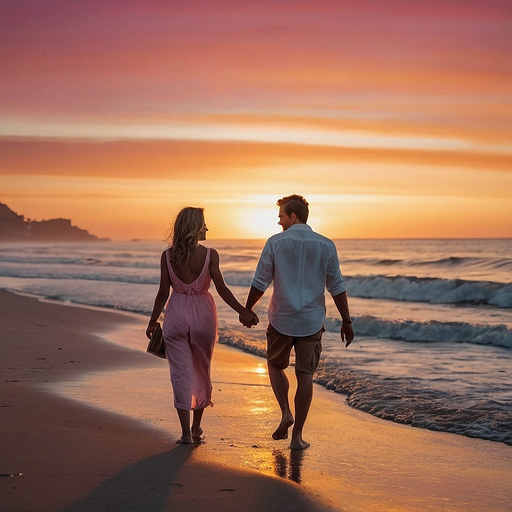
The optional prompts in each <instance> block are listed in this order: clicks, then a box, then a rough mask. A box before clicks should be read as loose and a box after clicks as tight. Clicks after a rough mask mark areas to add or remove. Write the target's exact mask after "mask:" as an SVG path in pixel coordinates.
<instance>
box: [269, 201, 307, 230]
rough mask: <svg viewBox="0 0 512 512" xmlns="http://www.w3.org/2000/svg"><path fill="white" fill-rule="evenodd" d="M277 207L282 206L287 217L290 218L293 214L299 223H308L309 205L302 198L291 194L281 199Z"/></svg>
mask: <svg viewBox="0 0 512 512" xmlns="http://www.w3.org/2000/svg"><path fill="white" fill-rule="evenodd" d="M277 206H284V211H285V212H286V215H288V217H290V216H291V214H292V213H295V215H297V219H299V222H302V223H304V224H305V223H306V222H307V221H308V216H309V203H308V202H307V201H306V200H305V199H304V198H303V197H302V196H298V195H297V194H293V195H291V196H286V197H283V198H282V199H279V200H278V201H277Z"/></svg>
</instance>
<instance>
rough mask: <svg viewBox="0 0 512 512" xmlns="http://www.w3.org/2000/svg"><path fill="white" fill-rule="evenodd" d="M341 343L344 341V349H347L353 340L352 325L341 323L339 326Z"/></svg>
mask: <svg viewBox="0 0 512 512" xmlns="http://www.w3.org/2000/svg"><path fill="white" fill-rule="evenodd" d="M340 334H341V341H346V344H345V347H348V346H349V345H350V344H351V343H352V341H353V339H354V329H353V328H352V323H350V324H346V323H345V322H343V323H342V324H341V332H340Z"/></svg>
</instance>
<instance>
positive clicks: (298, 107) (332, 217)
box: [0, 0, 512, 239]
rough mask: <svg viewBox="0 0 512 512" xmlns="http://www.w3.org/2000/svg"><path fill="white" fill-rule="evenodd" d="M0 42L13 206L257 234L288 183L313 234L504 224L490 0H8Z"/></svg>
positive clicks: (118, 226) (3, 187)
mask: <svg viewBox="0 0 512 512" xmlns="http://www.w3.org/2000/svg"><path fill="white" fill-rule="evenodd" d="M76 4H79V5H76ZM0 44H1V47H2V51H1V52H0V69H2V80H0V112H1V114H0V201H2V202H4V203H7V204H8V205H9V206H10V207H11V208H12V209H14V210H15V211H17V212H18V213H21V214H24V215H25V216H26V217H28V218H32V219H37V220H41V219H47V218H52V217H66V218H71V219H72V220H73V223H74V224H77V225H79V226H80V227H83V228H86V229H88V230H89V231H90V232H92V233H94V234H97V235H98V236H104V237H110V238H114V239H131V238H155V239H161V238H163V237H164V236H165V233H166V231H167V228H168V226H169V223H170V222H171V221H172V219H173V217H174V215H175V214H176V213H177V211H178V210H179V209H180V208H181V207H183V206H186V205H194V206H204V207H205V208H206V217H207V223H208V226H209V228H210V236H211V237H212V238H226V237H235V238H236V237H248V238H255V237H266V236H268V235H270V234H272V233H274V232H276V231H278V230H279V227H278V226H277V224H276V222H277V208H276V207H275V201H276V199H278V198H279V197H281V196H283V195H287V194H290V193H299V194H303V195H305V196H306V198H307V199H308V200H309V202H310V204H311V216H310V224H311V225H312V226H313V227H314V228H315V229H317V230H319V231H321V232H323V233H324V234H326V235H328V236H331V237H336V238H338V237H339V238H344V237H364V238H368V237H379V238H381V237H512V221H511V220H510V219H512V138H511V132H512V122H511V119H512V59H510V53H511V51H512V4H511V3H510V1H509V0H505V1H498V0H491V1H487V2H485V5H483V2H480V1H476V0H475V1H472V0H442V1H441V0H434V1H431V2H419V1H415V0H394V1H391V0H382V1H378V0H372V1H370V0H361V1H357V2H356V1H344V0H331V1H325V0H317V1H300V0H299V1H294V2H286V1H283V2H275V1H272V2H270V1H258V2H241V1H234V0H233V1H220V2H211V1H205V0H202V1H192V0H188V1H186V2H185V1H175V0H173V1H172V2H169V1H167V0H165V1H164V0H161V1H151V0H148V1H144V2H143V1H134V0H124V1H121V0H116V1H104V0H102V1H100V0H93V1H88V2H87V3H78V2H69V1H65V0H60V1H52V0H47V1H45V2H39V1H36V0H31V1H28V0H17V1H16V2H14V1H6V2H1V3H0Z"/></svg>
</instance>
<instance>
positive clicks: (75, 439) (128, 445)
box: [0, 290, 512, 512]
mask: <svg viewBox="0 0 512 512" xmlns="http://www.w3.org/2000/svg"><path fill="white" fill-rule="evenodd" d="M145 324H146V319H145V318H143V317H140V316H136V315H127V314H121V313H116V312H111V311H103V310H93V309H86V308H78V307H69V306H64V305H56V304H50V303H45V302H40V301H37V300H36V299H33V298H29V297H21V296H17V295H12V294H10V293H7V292H5V291H1V290H0V326H1V332H2V340H1V343H0V360H1V363H0V384H1V386H2V394H1V396H2V398H1V402H0V406H1V410H2V421H1V422H0V444H1V453H2V457H1V459H0V473H1V474H2V475H12V476H2V477H0V494H1V503H2V510H3V511H5V512H11V511H17V512H20V511H59V510H62V511H99V510H111V511H112V510H115V511H117V510H119V511H121V510H123V511H125V510H130V509H131V510H149V511H151V510H169V511H170V510H180V511H187V510H190V511H195V510H212V511H217V510H218V511H224V510H226V511H227V510H237V511H244V510H247V511H252V510H269V511H273V510H275V511H277V510H280V511H288V510H289V511H292V510H300V511H322V510H329V509H331V510H347V511H348V510H355V511H368V510H404V511H406V510H407V511H409V510H410V511H413V510H418V511H423V510H425V511H430V510H432V511H439V510H461V511H462V510H464V511H481V510H489V511H509V510H510V503H512V486H511V485H510V482H511V481H512V448H511V447H508V446H506V445H502V444H499V443H491V442H488V441H482V440H477V439H469V438H465V437H462V436H456V435H452V434H445V433H437V432H430V431H426V430H421V429H415V428H412V427H408V426H403V425H397V424H394V423H391V422H386V421H383V420H379V419H377V418H374V417H372V416H370V415H368V414H364V413H361V412H359V411H354V410H352V409H350V408H349V407H348V406H347V405H346V404H345V402H344V397H343V396H341V395H336V394H334V393H332V392H329V391H326V390H325V389H323V388H321V387H319V386H315V397H314V401H313V405H312V408H311V412H310V416H309V418H308V422H307V424H306V429H305V438H306V439H307V440H308V441H309V442H311V447H310V448H308V449H307V450H304V451H299V452H297V451H291V450H289V449H288V442H287V441H273V440H272V439H271V438H270V434H271V432H272V431H273V430H274V429H275V427H276V425H277V423H278V421H279V414H278V411H277V406H276V404H275V401H274V398H273V395H272V392H271V389H270V387H269V384H268V376H267V374H266V369H265V364H264V361H263V360H262V359H261V358H258V357H255V356H252V355H249V354H245V353H243V352H241V351H238V350H236V349H233V348H229V347H226V346H223V345H218V346H217V347H216V349H215V353H214V361H213V367H212V380H213V386H214V395H213V400H214V403H215V405H214V407H213V408H209V409H207V410H206V411H205V415H204V420H203V423H204V424H203V428H204V431H205V444H202V445H200V446H196V447H192V446H184V445H177V444H175V440H176V439H177V438H178V437H179V424H178V420H177V417H176V414H175V411H174V409H173V406H172V392H171V387H170V383H169V375H168V369H167V363H166V361H163V360H159V359H158V358H156V357H154V356H150V355H148V354H146V353H145V345H146V341H145V337H144V330H145ZM292 382H293V378H292Z"/></svg>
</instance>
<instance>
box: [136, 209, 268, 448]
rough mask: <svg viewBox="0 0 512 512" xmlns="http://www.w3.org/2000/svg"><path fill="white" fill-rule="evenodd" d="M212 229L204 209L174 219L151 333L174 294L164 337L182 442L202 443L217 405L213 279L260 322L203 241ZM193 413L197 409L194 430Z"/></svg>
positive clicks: (245, 317) (247, 318)
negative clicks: (206, 419)
mask: <svg viewBox="0 0 512 512" xmlns="http://www.w3.org/2000/svg"><path fill="white" fill-rule="evenodd" d="M207 231H208V229H207V227H206V224H205V221H204V214H203V209H202V208H191V207H187V208H183V210H181V211H180V213H179V214H178V216H177V217H176V220H175V222H174V227H173V234H172V244H171V245H170V247H169V248H168V249H166V250H165V251H164V252H163V253H162V258H161V261H160V288H159V290H158V293H157V295H156V298H155V304H154V307H153V313H152V314H151V319H150V320H149V325H148V328H147V330H146V335H147V336H148V338H151V334H152V333H153V330H154V328H155V326H156V323H157V320H158V317H159V316H160V313H161V312H162V309H163V308H164V306H165V303H166V302H167V299H168V297H169V293H170V287H171V286H172V288H173V292H172V294H171V297H170V299H169V302H168V304H167V307H166V310H165V316H164V326H163V335H164V340H165V349H166V355H167V360H168V362H169V368H170V373H171V383H172V387H173V391H174V407H176V410H177V412H178V417H179V420H180V424H181V438H180V439H179V440H178V441H177V442H178V443H183V444H190V443H197V442H201V434H202V429H201V419H202V416H203V412H204V408H205V407H207V406H209V405H212V401H211V396H212V383H211V380H210V363H211V359H212V353H213V347H214V345H215V342H216V340H217V310H216V308H215V302H214V300H213V297H212V296H211V294H210V293H209V291H208V290H209V288H210V282H211V281H212V280H213V283H214V285H215V288H216V290H217V292H218V294H219V295H220V297H221V298H222V299H223V300H224V301H225V302H226V304H228V305H229V306H230V307H232V308H233V309H234V310H235V311H236V312H237V313H238V314H239V315H240V320H241V321H242V322H243V323H244V324H246V325H247V326H251V325H256V324H257V323H258V321H259V320H258V317H257V316H256V315H255V314H254V313H253V312H252V311H249V310H248V309H246V308H244V307H243V306H242V305H241V304H240V303H239V302H238V301H237V300H236V298H235V297H234V295H233V294H232V293H231V291H230V290H229V288H228V287H227V286H226V284H225V283H224V279H223V277H222V273H221V271H220V268H219V254H218V253H217V251H216V250H215V249H209V248H208V249H207V248H206V247H204V246H203V245H201V244H199V241H203V240H206V232H207ZM190 411H194V413H193V422H192V428H191V426H190Z"/></svg>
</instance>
